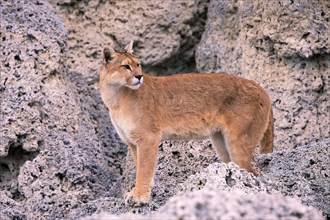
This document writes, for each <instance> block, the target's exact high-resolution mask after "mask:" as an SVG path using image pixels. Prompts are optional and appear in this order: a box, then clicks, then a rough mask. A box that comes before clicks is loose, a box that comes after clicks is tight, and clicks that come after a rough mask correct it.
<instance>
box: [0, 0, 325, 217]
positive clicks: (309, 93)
mask: <svg viewBox="0 0 330 220" xmlns="http://www.w3.org/2000/svg"><path fill="white" fill-rule="evenodd" d="M49 2H50V4H49V3H47V2H46V1H41V0H31V1H23V0H12V1H9V0H7V1H6V0H4V1H2V2H1V5H0V9H1V41H2V43H1V57H0V63H1V69H0V104H1V105H0V115H1V120H0V219H5V220H7V219H36V218H38V219H79V218H81V217H86V216H90V215H93V214H97V213H100V212H109V213H111V214H116V215H119V214H123V213H127V212H130V213H140V214H141V213H143V214H148V215H147V216H144V217H143V218H153V217H161V218H169V217H172V218H176V217H182V218H186V219H187V218H200V217H202V216H205V217H207V215H208V214H209V215H210V216H211V214H212V216H213V214H214V216H217V215H218V214H219V213H226V214H227V216H228V217H233V218H241V217H245V218H249V219H251V218H258V217H260V218H266V217H269V218H277V219H280V218H282V219H288V218H292V219H296V218H297V219H299V218H300V219H301V218H304V219H315V218H316V219H320V218H321V216H320V213H319V211H317V210H316V209H315V208H317V209H319V210H321V211H322V212H323V214H324V215H327V216H328V217H329V216H330V213H329V206H330V204H329V201H330V198H329V191H330V190H329V184H328V182H329V175H330V174H329V167H330V165H329V159H328V158H329V156H330V152H329V145H330V142H329V140H330V138H329V137H330V131H329V124H330V123H329V118H330V117H329V112H330V109H329V108H330V107H329V104H328V103H329V97H330V96H329V76H330V74H329V60H330V59H329V39H328V36H330V35H329V14H330V13H329V8H330V6H329V3H328V2H327V1H315V2H314V1H307V0H301V1H299V2H298V1H279V0H278V1H275V0H274V1H251V0H250V1H221V0H212V1H211V2H210V3H208V2H206V1H198V0H196V1H176V3H175V4H173V3H171V4H170V3H167V2H165V1H164V2H159V4H155V5H154V4H152V3H150V2H149V1H139V4H136V2H134V1H133V2H126V1H116V2H115V1H97V0H91V1H89V0H85V1H75V0H60V1H54V0H49ZM207 8H208V10H209V11H208V14H207V25H206V26H205V31H204V23H205V21H206V13H207ZM55 9H56V11H57V12H56V13H55V12H54V11H55ZM59 16H60V17H61V19H62V20H61V19H60V18H59ZM201 36H203V37H202V39H201V41H200V43H199V44H198V49H197V53H196V54H194V50H195V48H196V46H197V43H198V42H199V40H200V38H201ZM130 39H133V40H135V41H136V44H135V46H136V47H135V50H136V54H138V56H139V57H140V58H142V61H143V64H144V70H146V71H147V72H149V70H150V71H152V72H155V73H158V74H159V73H165V74H169V73H175V72H179V71H192V70H194V69H195V64H197V69H199V70H200V71H228V72H232V73H234V74H238V75H243V76H245V77H247V78H252V79H255V80H256V81H257V82H259V83H261V84H262V85H263V86H264V87H266V89H267V91H269V92H270V95H271V97H272V99H273V101H274V110H275V116H274V117H275V119H276V121H275V125H276V130H275V134H276V136H277V139H276V140H277V141H276V150H277V151H275V152H274V153H273V154H268V155H263V156H259V155H258V156H257V157H256V163H255V166H256V167H259V168H261V170H262V172H263V173H264V175H263V176H261V177H258V178H256V177H254V176H251V175H250V174H248V173H247V172H246V171H244V170H240V169H238V167H237V166H236V165H234V164H227V165H226V164H222V163H219V160H218V158H217V156H216V154H215V152H214V149H213V148H212V147H211V145H210V142H209V141H203V142H193V141H189V142H164V143H163V144H162V145H161V146H160V154H159V163H158V168H157V172H156V178H155V183H156V186H155V188H154V189H153V193H152V201H151V203H150V204H149V205H147V206H144V207H141V208H131V207H128V206H126V205H125V204H124V201H123V194H124V193H125V192H126V191H127V190H130V189H131V187H132V185H133V184H134V176H135V172H134V166H133V163H132V161H131V158H130V157H129V156H126V148H125V147H124V146H123V144H122V143H121V141H120V140H119V138H118V136H117V135H116V133H115V132H114V130H113V127H112V126H111V123H110V120H109V116H108V113H107V109H106V108H105V106H104V105H103V103H102V101H101V99H100V95H99V92H98V91H97V90H96V89H97V84H96V83H95V82H96V81H97V77H98V73H97V69H98V64H99V62H100V61H101V57H100V52H101V49H102V47H103V46H105V45H108V44H111V45H113V46H114V47H115V48H117V49H118V48H121V47H122V46H123V45H125V44H126V43H127V42H128V41H129V40H130ZM194 55H195V57H194ZM180 57H184V58H180ZM195 59H196V62H195ZM313 135H314V136H313ZM314 139H315V140H316V141H318V142H316V141H313V140H314ZM279 149H283V151H278V150H279ZM198 190H201V191H198ZM280 193H281V194H283V195H279V194H280ZM283 196H285V197H283ZM171 197H173V198H172V199H170V198H171ZM289 197H295V199H292V198H289ZM297 200H300V202H302V203H303V205H301V204H300V203H299V202H297ZM219 204H223V205H220V208H221V209H215V208H214V206H215V205H216V206H217V207H218V206H219ZM237 204H240V208H239V209H238V210H237V206H238V205H237ZM307 206H310V207H307ZM182 207H184V208H183V209H182ZM233 207H235V208H233ZM261 208H263V209H261ZM260 209H261V210H260ZM157 210H158V212H157ZM213 211H214V212H213ZM258 214H260V215H258ZM106 216H107V215H105V217H104V216H96V217H92V218H94V219H95V218H98V217H103V218H106ZM111 217H113V218H116V216H111ZM121 217H122V216H119V217H118V216H117V218H121ZM125 217H127V218H138V219H140V218H141V216H140V215H131V214H127V215H125Z"/></svg>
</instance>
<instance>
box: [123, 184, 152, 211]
mask: <svg viewBox="0 0 330 220" xmlns="http://www.w3.org/2000/svg"><path fill="white" fill-rule="evenodd" d="M149 200H150V193H143V194H142V193H137V192H136V190H135V188H133V189H132V191H130V192H128V193H126V195H125V204H126V205H130V206H134V207H140V206H143V205H145V204H148V203H149Z"/></svg>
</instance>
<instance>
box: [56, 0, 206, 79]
mask: <svg viewBox="0 0 330 220" xmlns="http://www.w3.org/2000/svg"><path fill="white" fill-rule="evenodd" d="M50 2H52V3H53V4H54V5H56V6H57V8H58V10H59V12H60V14H61V17H62V20H63V21H64V23H65V25H66V28H67V29H68V41H67V43H68V49H69V50H70V54H69V55H68V59H67V62H66V64H67V66H68V67H69V68H70V69H71V70H73V71H77V72H80V73H83V74H84V76H85V77H86V79H87V81H88V82H94V81H95V80H97V77H98V73H97V71H98V68H99V61H100V60H101V59H102V58H101V49H102V48H103V47H105V46H109V45H111V46H113V47H114V48H116V49H119V48H122V49H124V46H125V45H126V44H128V42H129V41H130V40H134V52H135V54H136V55H137V56H138V57H140V58H141V62H142V64H143V66H144V69H145V71H147V72H152V73H154V74H157V75H162V74H174V73H176V72H181V71H183V70H185V71H187V70H190V71H194V70H195V59H194V49H195V46H196V44H197V43H198V41H199V40H200V38H201V33H202V32H203V28H204V24H205V18H206V10H207V1H201V0H188V1H177V2H168V1H158V2H157V4H154V2H150V1H139V2H138V3H137V2H135V1H132V2H129V1H98V0H91V1H74V0H72V1H71V0H69V1H53V0H50Z"/></svg>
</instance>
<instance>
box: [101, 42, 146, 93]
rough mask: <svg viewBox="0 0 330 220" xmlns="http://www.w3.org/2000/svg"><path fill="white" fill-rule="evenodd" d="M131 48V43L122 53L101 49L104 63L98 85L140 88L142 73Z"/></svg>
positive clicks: (111, 49) (110, 49)
mask: <svg viewBox="0 0 330 220" xmlns="http://www.w3.org/2000/svg"><path fill="white" fill-rule="evenodd" d="M132 47H133V41H131V42H130V43H129V44H128V45H127V46H126V47H125V51H122V52H117V51H115V50H114V49H113V48H111V47H110V48H104V49H103V59H104V62H103V64H102V66H101V69H100V84H103V85H105V84H106V85H107V86H114V87H123V86H125V87H128V88H130V89H138V88H140V86H141V84H142V83H143V72H142V68H141V63H140V61H139V60H138V59H137V58H136V57H135V56H134V55H133V49H132Z"/></svg>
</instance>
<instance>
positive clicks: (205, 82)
mask: <svg viewBox="0 0 330 220" xmlns="http://www.w3.org/2000/svg"><path fill="white" fill-rule="evenodd" d="M126 49H127V51H125V52H115V51H114V50H113V49H111V48H110V49H105V50H104V58H105V60H106V63H104V64H103V65H102V66H101V68H100V91H101V95H102V99H103V101H104V102H105V104H106V105H107V107H108V109H109V114H110V117H111V120H112V122H113V124H114V126H115V128H116V130H117V132H118V134H119V135H120V137H121V139H122V140H123V141H124V142H125V143H126V144H127V145H128V146H129V148H130V153H131V156H132V158H133V160H134V162H135V165H136V183H135V187H134V188H133V190H132V191H131V192H130V193H128V195H127V196H126V201H127V202H128V203H131V204H143V203H148V202H149V199H150V193H151V188H152V185H153V176H154V172H155V167H156V164H157V153H158V145H159V143H160V142H161V141H164V140H190V139H205V138H210V140H211V142H212V145H213V146H214V147H215V150H216V152H217V153H218V155H219V157H220V160H221V161H222V162H230V161H232V162H234V163H236V164H237V165H239V166H240V167H242V168H245V169H246V170H247V171H249V172H252V173H254V174H256V172H255V171H254V170H253V168H252V167H251V161H252V159H253V151H254V149H255V147H256V145H258V144H259V143H261V149H260V151H261V152H263V153H266V152H271V151H272V147H273V118H272V117H273V116H272V107H271V102H270V99H269V97H268V95H267V94H266V92H265V91H264V90H263V89H262V88H261V87H260V86H259V85H258V84H256V83H255V82H253V81H250V80H246V79H243V78H239V77H236V76H233V75H228V74H220V73H219V74H197V73H193V74H179V75H174V76H163V77H155V76H151V75H148V74H145V73H143V72H142V69H141V67H140V66H139V60H138V59H137V58H136V57H134V56H133V55H132V53H131V52H132V45H128V46H127V48H126ZM110 57H111V59H112V60H111V61H110ZM125 65H129V66H130V68H129V69H128V68H127V66H125ZM142 75H143V77H142V78H143V82H142V83H140V84H139V85H135V84H136V81H137V79H134V77H135V76H140V77H141V76H142ZM132 88H133V89H132Z"/></svg>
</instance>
